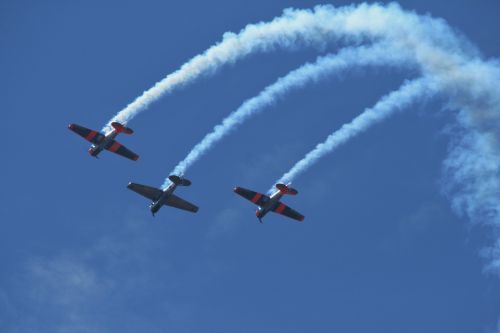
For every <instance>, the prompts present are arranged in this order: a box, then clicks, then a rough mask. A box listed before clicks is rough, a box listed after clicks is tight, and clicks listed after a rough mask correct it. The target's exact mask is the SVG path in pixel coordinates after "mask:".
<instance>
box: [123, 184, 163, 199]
mask: <svg viewBox="0 0 500 333" xmlns="http://www.w3.org/2000/svg"><path fill="white" fill-rule="evenodd" d="M127 187H128V188H129V189H131V190H132V191H134V192H136V193H139V194H140V195H142V196H144V197H146V198H148V199H150V200H152V201H156V200H158V198H159V197H160V196H161V195H162V194H163V191H162V190H160V189H157V188H154V187H151V186H147V185H141V184H136V183H129V184H128V185H127Z"/></svg>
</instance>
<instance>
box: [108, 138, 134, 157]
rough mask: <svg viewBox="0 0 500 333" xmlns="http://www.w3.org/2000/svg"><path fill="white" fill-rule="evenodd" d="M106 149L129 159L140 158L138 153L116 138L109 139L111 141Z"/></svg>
mask: <svg viewBox="0 0 500 333" xmlns="http://www.w3.org/2000/svg"><path fill="white" fill-rule="evenodd" d="M104 149H106V150H108V151H110V152H112V153H115V154H118V155H121V156H123V157H126V158H128V159H131V160H132V161H137V160H138V159H139V155H137V154H136V153H134V152H133V151H131V150H130V149H128V148H127V147H125V146H124V145H122V144H121V143H119V142H118V141H116V140H109V143H108V144H106V147H104Z"/></svg>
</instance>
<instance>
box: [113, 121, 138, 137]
mask: <svg viewBox="0 0 500 333" xmlns="http://www.w3.org/2000/svg"><path fill="white" fill-rule="evenodd" d="M111 126H113V128H114V129H115V130H116V132H117V133H125V134H132V133H134V131H133V130H132V129H131V128H129V127H127V126H125V125H122V124H120V123H119V122H116V121H114V122H112V123H111Z"/></svg>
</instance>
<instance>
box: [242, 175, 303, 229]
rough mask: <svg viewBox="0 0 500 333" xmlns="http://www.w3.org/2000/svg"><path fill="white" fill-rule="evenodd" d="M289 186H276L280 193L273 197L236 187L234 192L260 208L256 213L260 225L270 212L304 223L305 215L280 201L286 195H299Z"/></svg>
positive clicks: (272, 195)
mask: <svg viewBox="0 0 500 333" xmlns="http://www.w3.org/2000/svg"><path fill="white" fill-rule="evenodd" d="M289 185H290V184H288V185H285V184H276V188H277V189H278V191H276V192H274V193H273V194H271V196H267V195H265V194H262V193H258V192H254V191H251V190H247V189H246V188H243V187H235V188H234V192H235V193H236V194H239V195H241V196H242V197H243V198H245V199H247V200H250V201H251V202H253V203H254V204H256V205H257V206H259V208H257V211H256V212H255V215H256V216H257V218H258V219H259V221H260V223H262V218H263V217H264V216H266V214H267V213H269V212H274V213H278V214H281V215H285V216H287V217H289V218H292V219H294V220H297V221H299V222H302V221H304V215H302V214H300V213H299V212H297V211H295V210H293V209H292V208H290V207H288V206H287V205H285V204H284V203H282V202H281V201H280V199H281V197H283V195H285V194H289V195H297V194H298V193H299V192H298V191H297V190H296V189H294V188H292V187H290V186H289Z"/></svg>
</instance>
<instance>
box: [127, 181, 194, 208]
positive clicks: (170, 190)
mask: <svg viewBox="0 0 500 333" xmlns="http://www.w3.org/2000/svg"><path fill="white" fill-rule="evenodd" d="M168 179H170V181H171V182H172V184H171V185H170V186H169V187H167V188H166V189H164V190H161V189H158V188H154V187H150V186H146V185H141V184H136V183H129V184H128V185H127V187H128V188H129V189H131V190H132V191H134V192H136V193H139V194H140V195H142V196H144V197H146V198H148V199H150V200H152V202H151V205H149V209H150V210H151V213H152V214H153V216H154V215H155V214H156V213H157V212H158V211H159V210H160V208H161V207H162V206H163V205H166V206H171V207H175V208H179V209H183V210H187V211H188V212H192V213H196V212H197V211H198V207H197V206H195V205H193V204H192V203H190V202H187V201H185V200H184V199H181V198H179V197H178V196H176V195H175V194H174V191H175V189H176V188H177V186H189V185H191V181H189V180H187V179H185V178H181V177H179V176H174V175H172V176H169V177H168Z"/></svg>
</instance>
